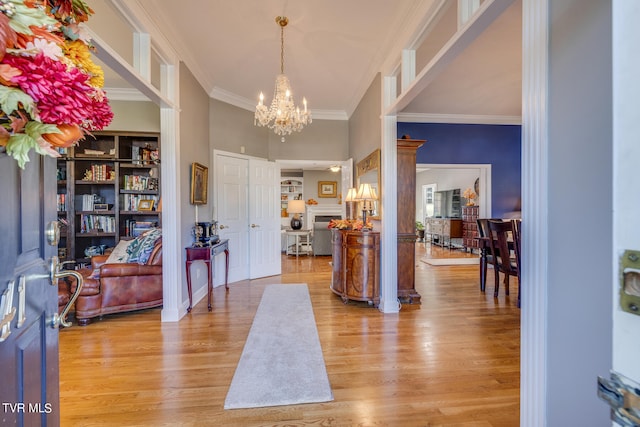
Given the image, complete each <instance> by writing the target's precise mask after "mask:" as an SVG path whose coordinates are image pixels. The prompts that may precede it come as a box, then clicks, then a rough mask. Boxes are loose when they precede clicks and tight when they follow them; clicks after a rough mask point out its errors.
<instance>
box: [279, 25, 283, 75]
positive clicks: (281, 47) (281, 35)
mask: <svg viewBox="0 0 640 427" xmlns="http://www.w3.org/2000/svg"><path fill="white" fill-rule="evenodd" d="M280 74H284V26H280Z"/></svg>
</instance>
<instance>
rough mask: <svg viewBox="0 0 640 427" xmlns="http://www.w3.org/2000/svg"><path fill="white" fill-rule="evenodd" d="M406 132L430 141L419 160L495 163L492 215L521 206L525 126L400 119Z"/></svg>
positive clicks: (444, 162)
mask: <svg viewBox="0 0 640 427" xmlns="http://www.w3.org/2000/svg"><path fill="white" fill-rule="evenodd" d="M403 135H409V136H410V137H411V138H412V139H425V140H426V141H427V142H425V143H424V144H423V145H422V147H420V148H419V149H418V153H417V160H416V161H417V163H433V164H475V163H477V164H491V183H492V189H491V190H492V192H491V196H492V197H491V207H492V213H491V216H492V217H496V218H500V217H503V216H504V214H506V213H507V212H512V211H519V210H520V196H521V189H520V185H521V170H522V168H521V152H522V138H521V126H519V125H476V124H444V123H398V138H401V137H402V136H403ZM480 191H482V189H481V190H480Z"/></svg>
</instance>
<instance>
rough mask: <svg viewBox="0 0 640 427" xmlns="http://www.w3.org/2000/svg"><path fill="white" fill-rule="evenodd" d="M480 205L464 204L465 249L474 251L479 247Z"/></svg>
mask: <svg viewBox="0 0 640 427" xmlns="http://www.w3.org/2000/svg"><path fill="white" fill-rule="evenodd" d="M479 211H480V209H479V207H478V206H463V207H462V244H463V245H464V250H465V251H466V250H467V249H469V250H471V252H473V250H474V249H478V248H479V247H480V246H479V243H478V223H477V222H476V220H477V219H478V215H479Z"/></svg>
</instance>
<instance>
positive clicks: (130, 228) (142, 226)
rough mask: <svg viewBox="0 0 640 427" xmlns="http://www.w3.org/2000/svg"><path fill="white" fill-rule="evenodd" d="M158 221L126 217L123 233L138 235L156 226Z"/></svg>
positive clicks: (131, 235)
mask: <svg viewBox="0 0 640 427" xmlns="http://www.w3.org/2000/svg"><path fill="white" fill-rule="evenodd" d="M157 226H158V223H157V222H156V221H136V220H131V219H128V220H126V221H125V230H124V234H125V236H128V237H138V236H139V235H141V234H142V233H144V232H145V231H148V230H150V229H152V228H156V227H157Z"/></svg>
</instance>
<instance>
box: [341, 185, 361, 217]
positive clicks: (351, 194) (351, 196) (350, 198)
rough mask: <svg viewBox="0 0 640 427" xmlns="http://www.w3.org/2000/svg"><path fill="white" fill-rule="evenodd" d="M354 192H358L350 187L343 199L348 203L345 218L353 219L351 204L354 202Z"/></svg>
mask: <svg viewBox="0 0 640 427" xmlns="http://www.w3.org/2000/svg"><path fill="white" fill-rule="evenodd" d="M356 194H358V192H357V191H356V189H355V188H350V189H349V190H348V191H347V197H346V198H345V199H344V201H345V202H347V203H348V204H347V206H348V207H349V215H348V216H347V219H353V216H354V215H353V205H354V204H355V203H356Z"/></svg>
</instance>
